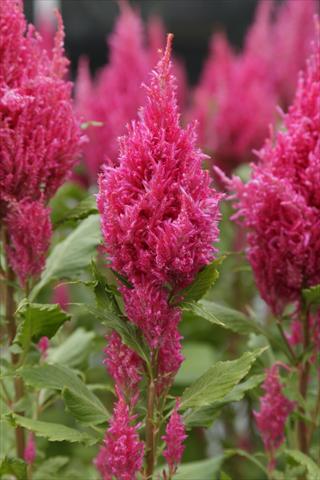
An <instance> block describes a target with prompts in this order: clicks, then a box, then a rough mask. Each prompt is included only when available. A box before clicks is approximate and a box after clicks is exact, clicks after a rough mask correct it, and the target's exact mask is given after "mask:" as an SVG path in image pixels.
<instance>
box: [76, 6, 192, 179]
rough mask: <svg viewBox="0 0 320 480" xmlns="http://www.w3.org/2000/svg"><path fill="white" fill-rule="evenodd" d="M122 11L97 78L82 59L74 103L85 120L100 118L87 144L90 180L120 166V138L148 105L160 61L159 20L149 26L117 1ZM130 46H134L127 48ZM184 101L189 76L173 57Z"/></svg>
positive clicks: (85, 155) (161, 35)
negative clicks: (145, 86) (148, 84)
mask: <svg viewBox="0 0 320 480" xmlns="http://www.w3.org/2000/svg"><path fill="white" fill-rule="evenodd" d="M119 5H120V8H121V11H120V16H119V18H118V20H117V23H116V26H115V30H114V32H113V33H112V34H111V35H110V37H109V39H108V45H109V51H110V55H109V57H110V59H109V63H108V64H107V65H106V66H105V67H103V68H102V69H101V70H100V71H99V72H98V75H97V76H96V78H95V79H94V81H92V80H91V77H90V71H89V65H88V62H87V60H86V59H82V60H81V62H80V65H79V73H78V78H77V83H76V104H77V109H78V111H79V113H80V114H81V115H82V116H83V118H84V120H85V121H98V122H101V125H100V126H91V127H89V128H88V130H87V131H88V136H89V138H90V142H88V143H87V144H86V145H85V146H84V162H85V165H86V168H87V171H88V174H89V177H90V181H91V182H92V183H95V182H96V179H97V175H98V173H99V172H100V170H101V166H102V165H103V164H104V163H108V164H110V165H117V164H118V160H119V159H118V151H119V143H118V137H119V136H121V135H123V134H124V133H125V129H126V125H127V124H128V123H129V122H130V121H132V120H133V119H135V118H136V115H137V110H138V108H139V107H140V106H141V105H144V103H145V97H146V95H145V90H144V89H143V88H142V83H144V82H147V80H148V74H149V71H150V70H151V68H153V66H154V65H155V63H156V62H157V61H158V59H159V48H161V47H162V46H163V43H164V40H165V34H164V28H163V25H162V23H161V20H160V19H158V18H154V19H151V20H150V21H149V23H148V26H147V34H148V35H147V40H148V44H146V42H145V38H144V37H145V36H146V35H145V33H146V32H145V29H144V26H143V23H142V19H141V18H140V16H139V14H138V12H136V11H135V10H133V9H132V8H131V7H130V5H129V3H127V2H126V1H123V2H119ZM128 45H130V48H128ZM174 66H175V68H174V71H175V73H176V74H177V75H178V80H179V86H180V85H181V86H182V87H183V88H180V89H179V93H180V100H181V102H183V100H184V96H185V91H186V78H185V72H184V69H183V66H182V64H180V63H178V62H177V61H175V63H174Z"/></svg>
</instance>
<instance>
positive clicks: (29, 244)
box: [5, 200, 52, 285]
mask: <svg viewBox="0 0 320 480" xmlns="http://www.w3.org/2000/svg"><path fill="white" fill-rule="evenodd" d="M49 215H50V211H49V208H47V207H45V206H44V205H43V203H42V202H40V201H35V202H33V201H28V200H25V201H21V202H17V203H11V204H10V210H9V212H8V214H7V215H6V217H5V223H6V226H7V229H8V234H9V238H10V243H9V245H8V247H7V255H8V259H9V262H10V265H11V267H12V268H13V270H14V271H15V273H16V275H17V276H18V278H19V280H20V283H21V284H22V285H24V284H25V282H26V280H27V279H28V278H29V277H32V276H34V275H37V274H39V273H40V272H41V271H42V269H43V267H44V264H45V255H46V253H47V250H48V248H49V244H50V239H51V235H52V228H51V222H50V216H49Z"/></svg>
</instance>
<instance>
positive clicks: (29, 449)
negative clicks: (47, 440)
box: [23, 433, 36, 465]
mask: <svg viewBox="0 0 320 480" xmlns="http://www.w3.org/2000/svg"><path fill="white" fill-rule="evenodd" d="M23 458H24V461H25V462H26V463H27V464H28V465H32V464H33V462H34V461H35V459H36V442H35V437H34V435H33V433H29V436H28V441H27V445H26V448H25V449H24V454H23Z"/></svg>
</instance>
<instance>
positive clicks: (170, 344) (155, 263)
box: [97, 35, 221, 478]
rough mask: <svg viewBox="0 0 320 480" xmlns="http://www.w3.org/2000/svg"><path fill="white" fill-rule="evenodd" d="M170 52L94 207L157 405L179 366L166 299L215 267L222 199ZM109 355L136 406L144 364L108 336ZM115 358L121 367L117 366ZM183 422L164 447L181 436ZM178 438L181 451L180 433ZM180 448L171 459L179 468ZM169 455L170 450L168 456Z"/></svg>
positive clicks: (173, 318)
mask: <svg viewBox="0 0 320 480" xmlns="http://www.w3.org/2000/svg"><path fill="white" fill-rule="evenodd" d="M171 42H172V35H169V36H168V42H167V48H166V51H165V54H164V55H163V57H162V59H161V60H160V61H159V63H158V64H157V66H156V68H155V70H154V71H153V72H152V74H151V80H150V84H149V85H148V86H146V87H145V88H146V92H147V96H146V97H147V98H146V103H145V107H144V108H142V109H141V110H140V112H139V118H138V119H137V120H136V121H133V122H132V123H131V125H130V126H128V127H127V134H126V135H125V136H123V137H122V138H121V139H120V143H119V146H120V153H119V161H118V165H117V166H115V167H112V166H107V165H106V166H105V167H104V169H103V173H102V174H101V175H100V177H99V194H98V198H97V203H98V208H99V211H100V215H101V229H102V234H103V238H104V243H105V246H104V248H105V251H106V252H107V254H108V258H109V259H110V262H111V267H112V268H113V269H114V270H115V271H117V272H118V273H119V274H121V275H123V276H125V277H126V278H127V279H128V281H129V282H130V284H131V285H132V288H129V287H126V286H124V285H122V286H121V287H120V290H121V292H122V294H123V299H124V304H125V309H126V314H127V316H128V319H129V321H131V322H133V323H134V324H135V325H136V326H137V327H138V328H139V329H140V330H141V332H142V333H143V335H144V338H145V339H146V341H147V344H148V345H149V348H150V360H151V362H152V364H154V363H155V362H156V365H154V368H155V371H156V372H157V374H156V378H155V379H154V382H155V395H156V396H157V395H160V394H163V393H164V392H165V391H166V389H168V388H169V387H170V386H171V384H172V380H173V377H174V375H175V373H176V372H177V370H178V369H179V367H180V365H181V362H182V360H183V357H182V355H181V344H180V340H181V336H180V334H179V331H178V324H179V321H180V318H181V311H180V309H179V308H178V307H176V306H173V305H171V304H170V302H169V298H170V293H171V294H175V293H176V292H178V291H179V290H180V289H181V288H183V287H185V286H187V285H189V284H190V283H191V282H192V281H193V280H194V278H195V276H196V274H197V273H198V272H199V270H200V269H202V268H203V267H204V266H206V265H207V264H208V263H209V262H211V261H212V260H213V259H214V256H215V253H216V250H215V248H214V247H213V243H215V242H216V241H217V239H218V227H217V224H218V221H219V218H220V213H219V208H218V204H219V200H220V198H221V195H220V194H218V193H217V192H216V191H215V190H213V189H212V188H211V186H210V183H211V181H210V178H209V175H208V172H205V171H203V170H202V168H201V167H202V161H203V159H204V158H206V156H205V155H204V154H203V153H202V152H201V151H200V150H199V149H198V148H197V147H196V144H195V142H196V133H195V129H194V126H192V125H191V126H189V127H187V128H186V129H185V130H184V129H182V128H181V126H180V123H179V121H180V117H179V114H178V108H177V99H176V85H175V83H176V82H175V78H174V76H173V75H172V73H171V69H172V66H171V62H170V54H171ZM106 353H107V361H106V363H107V367H108V369H109V372H110V374H111V375H112V376H113V377H114V379H115V381H116V391H117V394H118V397H119V402H122V401H123V397H122V391H123V384H124V383H125V382H126V384H127V385H128V384H129V383H130V381H131V382H133V384H132V383H131V391H132V392H131V394H133V396H134V401H133V404H135V401H136V399H137V395H138V392H137V391H136V387H137V385H138V383H139V381H140V378H141V373H142V369H140V366H139V365H137V362H138V359H137V358H136V356H135V354H134V353H133V352H131V351H130V349H129V348H128V347H126V346H124V345H121V341H120V338H119V337H118V335H117V334H112V336H111V338H110V343H109V346H108V347H107V351H106ZM119 355H120V356H121V357H122V358H123V360H124V361H122V362H121V366H120V365H119V363H120V362H119ZM139 362H141V360H139ZM137 367H138V368H137ZM128 376H130V377H131V380H128ZM129 404H130V405H132V401H131V402H129ZM117 408H118V407H117ZM123 408H124V406H123ZM177 415H178V414H177V413H176V414H175V415H174V416H173V419H172V422H171V423H172V425H171V426H170V428H169V430H168V439H169V436H170V435H171V434H173V433H174V427H177V426H178V421H177ZM114 425H116V417H115V420H114ZM179 432H180V433H181V431H180V430H179ZM170 438H171V437H170ZM179 438H180V440H181V441H182V433H181V435H180V437H179ZM169 443H170V442H169ZM103 448H104V450H102V453H101V452H100V454H99V457H98V460H97V466H98V468H99V469H100V471H102V470H101V467H99V465H101V463H103V461H104V460H103V459H104V458H105V457H106V455H107V452H106V450H105V447H103ZM181 448H182V447H178V448H177V451H176V456H175V457H174V458H173V456H172V459H173V460H172V461H173V462H174V463H175V466H176V464H177V463H178V462H179V459H180V457H181V455H180V453H179V452H181V453H182V450H181ZM170 451H171V452H173V450H172V448H171V446H170V448H169V450H168V455H169V454H170ZM174 453H175V452H173V453H172V454H173V455H174ZM147 454H148V452H147ZM168 458H170V459H171V457H169V456H168ZM117 478H118V477H117ZM119 478H120V477H119ZM121 478H122V477H121Z"/></svg>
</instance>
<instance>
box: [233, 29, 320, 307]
mask: <svg viewBox="0 0 320 480" xmlns="http://www.w3.org/2000/svg"><path fill="white" fill-rule="evenodd" d="M317 25H318V24H317ZM317 29H318V31H317V37H316V40H315V42H314V45H313V51H312V55H311V57H310V58H309V60H308V63H307V69H306V71H305V72H304V73H303V74H301V76H300V80H299V84H298V89H297V92H296V96H295V100H294V102H293V105H292V106H291V107H290V109H289V112H288V114H287V115H285V116H284V125H285V131H280V132H279V133H278V134H277V135H276V136H275V138H271V139H269V140H268V141H267V142H266V144H265V146H264V148H263V149H262V150H261V151H260V152H259V157H260V164H259V165H258V166H254V167H253V171H252V175H251V180H250V181H249V182H248V183H247V184H246V185H244V184H242V183H241V182H240V180H239V179H233V181H232V182H231V185H232V188H233V189H234V190H235V191H236V192H237V193H236V197H237V199H238V204H237V205H236V206H237V209H238V213H237V215H236V218H240V217H241V218H242V219H243V223H244V225H245V226H246V227H247V228H248V232H249V233H248V237H247V239H248V245H249V247H248V258H249V261H250V263H251V265H252V268H253V271H254V274H255V277H256V282H257V285H258V288H259V290H260V293H261V296H262V297H263V299H264V300H265V301H266V302H267V303H268V304H269V305H270V306H271V308H272V310H273V311H274V313H276V314H279V313H281V312H282V310H283V308H284V306H285V305H286V304H287V303H289V302H293V301H299V299H300V295H301V290H302V289H303V288H306V287H310V286H312V285H317V284H318V283H320V242H319V238H320V220H319V219H320V193H319V192H320V174H319V172H320V36H319V25H318V26H317Z"/></svg>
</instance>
